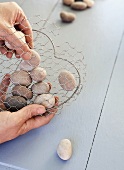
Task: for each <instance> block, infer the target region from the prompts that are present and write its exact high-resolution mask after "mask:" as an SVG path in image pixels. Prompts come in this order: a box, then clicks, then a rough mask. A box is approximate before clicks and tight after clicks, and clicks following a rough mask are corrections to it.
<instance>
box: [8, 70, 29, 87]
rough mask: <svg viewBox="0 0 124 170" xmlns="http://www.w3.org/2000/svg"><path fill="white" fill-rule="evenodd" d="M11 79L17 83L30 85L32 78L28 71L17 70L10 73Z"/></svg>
mask: <svg viewBox="0 0 124 170" xmlns="http://www.w3.org/2000/svg"><path fill="white" fill-rule="evenodd" d="M10 80H11V82H12V83H13V84H15V85H22V86H29V85H30V84H31V83H32V79H31V77H30V75H29V73H28V72H26V71H24V70H20V71H15V72H13V73H12V74H11V75H10Z"/></svg>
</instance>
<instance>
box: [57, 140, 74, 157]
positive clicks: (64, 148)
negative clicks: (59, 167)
mask: <svg viewBox="0 0 124 170" xmlns="http://www.w3.org/2000/svg"><path fill="white" fill-rule="evenodd" d="M57 154H58V156H59V157H60V158H61V159H62V160H68V159H70V158H71V156H72V144H71V141H70V140H69V139H63V140H61V141H60V143H59V145H58V148H57Z"/></svg>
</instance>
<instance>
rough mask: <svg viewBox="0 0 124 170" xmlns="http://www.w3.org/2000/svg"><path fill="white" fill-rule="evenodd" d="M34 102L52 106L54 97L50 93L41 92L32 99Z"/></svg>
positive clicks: (48, 106) (47, 106)
mask: <svg viewBox="0 0 124 170" xmlns="http://www.w3.org/2000/svg"><path fill="white" fill-rule="evenodd" d="M34 103H35V104H42V105H43V106H44V107H46V108H52V107H53V106H54V105H55V97H54V96H53V95H51V94H41V95H39V96H37V97H36V98H35V100H34Z"/></svg>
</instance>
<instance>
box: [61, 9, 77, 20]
mask: <svg viewBox="0 0 124 170" xmlns="http://www.w3.org/2000/svg"><path fill="white" fill-rule="evenodd" d="M60 18H61V19H62V21H63V22H68V23H70V22H72V21H74V20H75V18H76V15H75V14H73V13H71V12H65V11H62V12H61V13H60Z"/></svg>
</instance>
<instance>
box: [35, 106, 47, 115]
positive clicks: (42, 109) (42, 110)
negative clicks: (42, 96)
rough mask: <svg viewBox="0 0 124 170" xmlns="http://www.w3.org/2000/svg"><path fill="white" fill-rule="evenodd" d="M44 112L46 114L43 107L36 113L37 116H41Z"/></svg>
mask: <svg viewBox="0 0 124 170" xmlns="http://www.w3.org/2000/svg"><path fill="white" fill-rule="evenodd" d="M45 112H46V109H45V107H43V106H42V107H40V108H38V109H37V113H38V114H43V113H45Z"/></svg>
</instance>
